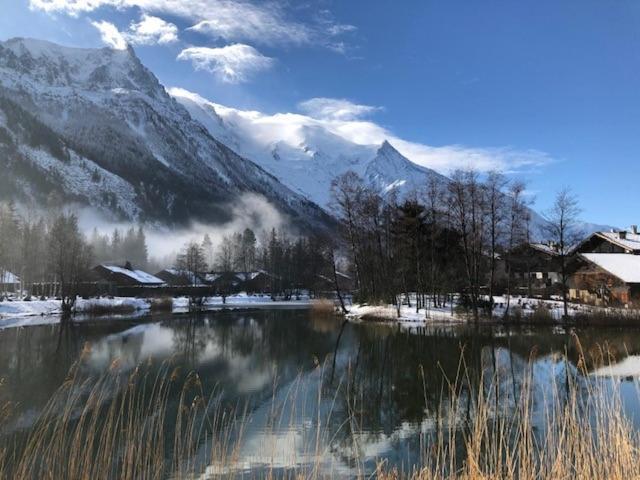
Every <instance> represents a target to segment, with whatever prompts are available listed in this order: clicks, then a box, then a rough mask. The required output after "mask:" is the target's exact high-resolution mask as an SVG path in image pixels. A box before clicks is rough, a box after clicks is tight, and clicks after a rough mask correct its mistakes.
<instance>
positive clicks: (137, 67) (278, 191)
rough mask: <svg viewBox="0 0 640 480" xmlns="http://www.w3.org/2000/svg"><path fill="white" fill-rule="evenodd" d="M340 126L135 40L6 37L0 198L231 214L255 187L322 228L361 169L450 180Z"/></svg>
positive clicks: (299, 220)
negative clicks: (183, 69) (187, 81)
mask: <svg viewBox="0 0 640 480" xmlns="http://www.w3.org/2000/svg"><path fill="white" fill-rule="evenodd" d="M338 133H340V132H338ZM338 133H336V132H335V131H331V130H330V129H328V128H327V127H326V126H325V125H324V124H323V123H322V122H320V121H318V120H316V119H314V118H312V117H309V116H306V115H299V114H290V113H288V114H276V115H266V114H263V113H260V112H255V111H243V110H238V109H233V108H229V107H225V106H222V105H218V104H215V103H212V102H211V101H208V100H206V99H204V98H202V97H200V96H198V95H197V94H194V93H191V92H188V91H186V90H182V89H177V88H174V89H170V90H169V92H167V90H165V88H164V87H163V86H162V85H161V84H160V83H159V81H158V80H157V78H156V77H155V76H154V75H153V74H152V73H151V72H150V71H149V70H148V69H147V68H145V67H144V66H143V65H142V63H141V62H140V60H139V59H138V58H137V57H136V55H135V53H134V51H133V50H132V49H131V48H128V49H126V50H114V49H110V48H102V49H79V48H69V47H62V46H59V45H55V44H53V43H49V42H46V41H41V40H33V39H21V38H16V39H11V40H8V41H5V42H0V169H1V171H2V175H0V199H17V200H21V199H22V200H35V201H37V202H39V203H40V204H44V205H46V204H47V202H51V201H53V200H56V199H59V200H60V201H63V202H69V201H73V202H77V203H81V204H87V205H91V206H93V207H96V208H98V209H101V210H103V211H105V212H110V213H111V214H112V215H114V216H116V217H118V218H120V219H129V220H136V221H153V222H157V223H165V224H171V223H185V222H187V221H189V220H201V221H207V222H223V221H226V220H228V219H229V216H230V212H231V210H232V209H230V208H229V206H230V204H233V203H234V202H236V201H237V200H238V199H239V198H241V197H242V196H243V195H244V194H247V193H251V194H259V195H261V196H263V197H265V198H266V199H267V200H268V201H269V202H270V203H272V204H273V205H274V206H275V207H276V208H277V209H278V210H279V211H280V212H282V213H284V214H286V215H288V216H289V217H290V218H291V219H292V220H293V222H294V223H295V224H298V225H299V226H303V227H312V228H316V227H326V226H328V225H333V224H334V222H335V220H334V219H333V218H332V217H331V215H330V213H331V208H330V185H331V182H332V180H333V179H334V178H335V177H336V176H338V175H340V174H342V173H345V172H346V171H348V170H352V171H355V172H356V173H358V174H359V175H360V176H361V177H362V178H363V179H364V180H365V181H366V182H368V183H369V184H370V185H373V186H375V187H376V188H377V189H378V190H379V191H380V192H381V193H387V192H391V191H393V192H396V193H397V194H398V196H399V197H400V198H402V196H405V195H408V194H410V193H412V192H416V191H417V192H419V191H421V190H423V189H424V188H425V187H426V186H427V185H428V184H429V182H430V180H431V179H435V180H436V181H437V182H440V183H441V184H442V185H443V186H444V185H446V184H447V183H448V182H449V179H448V178H447V177H445V176H443V175H440V174H439V173H437V172H435V171H433V170H430V169H428V168H424V167H422V166H419V165H417V164H415V163H413V162H411V161H410V159H408V158H406V157H405V156H403V155H402V154H401V153H399V152H398V150H396V149H395V148H394V147H393V146H392V145H391V144H390V143H389V142H386V141H385V142H383V143H382V144H377V145H372V144H367V143H366V142H363V143H355V142H353V141H351V140H348V139H346V138H345V137H344V136H342V135H340V134H338ZM541 222H542V219H541V218H540V216H539V215H537V214H535V212H534V223H537V224H541ZM585 226H586V230H589V231H592V230H593V229H594V228H596V227H599V226H592V225H588V226H587V224H585Z"/></svg>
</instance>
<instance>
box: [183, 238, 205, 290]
mask: <svg viewBox="0 0 640 480" xmlns="http://www.w3.org/2000/svg"><path fill="white" fill-rule="evenodd" d="M176 269H177V270H179V271H180V272H181V273H183V274H185V275H187V276H188V279H189V283H190V284H191V285H192V286H196V285H199V284H200V275H202V274H203V273H204V272H205V271H206V270H207V261H206V258H205V254H204V252H203V250H202V246H201V245H199V244H198V243H196V242H189V243H188V244H187V245H185V246H184V248H183V249H182V252H180V254H179V255H178V258H177V259H176Z"/></svg>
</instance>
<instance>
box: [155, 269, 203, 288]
mask: <svg viewBox="0 0 640 480" xmlns="http://www.w3.org/2000/svg"><path fill="white" fill-rule="evenodd" d="M164 272H167V273H168V274H169V275H173V276H174V277H181V278H184V279H186V280H188V281H189V282H190V283H194V284H200V283H202V278H203V275H201V274H197V273H194V272H192V271H190V270H180V269H179V268H165V269H164V270H162V271H160V272H158V273H156V275H161V274H163V273H164Z"/></svg>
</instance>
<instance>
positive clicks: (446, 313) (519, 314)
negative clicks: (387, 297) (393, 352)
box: [347, 296, 640, 326]
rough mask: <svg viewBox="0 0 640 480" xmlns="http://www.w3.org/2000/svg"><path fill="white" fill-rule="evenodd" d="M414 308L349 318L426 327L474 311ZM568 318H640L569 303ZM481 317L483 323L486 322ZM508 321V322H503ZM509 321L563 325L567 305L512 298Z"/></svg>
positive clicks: (370, 310)
mask: <svg viewBox="0 0 640 480" xmlns="http://www.w3.org/2000/svg"><path fill="white" fill-rule="evenodd" d="M410 299H411V303H412V305H413V306H412V307H409V306H408V305H402V307H401V308H400V314H399V315H398V310H397V308H396V306H395V305H366V304H364V305H360V304H354V305H351V306H350V307H349V313H348V314H347V318H348V319H350V320H352V321H377V322H391V323H402V324H409V325H414V326H415V325H427V324H434V323H465V322H468V321H469V320H470V318H471V312H466V313H465V312H461V311H460V308H459V304H458V302H457V301H454V303H453V306H451V304H449V305H448V306H447V307H445V308H428V309H426V310H425V309H424V308H421V309H420V310H418V311H416V308H415V298H414V297H413V296H412V297H410ZM507 300H508V299H507V298H506V297H504V296H495V297H494V308H493V319H492V321H494V322H500V321H503V320H504V319H505V318H507V317H506V315H507ZM568 315H569V317H570V318H573V319H589V318H595V317H598V316H600V317H603V318H604V319H605V321H606V320H607V318H608V319H611V318H614V317H620V318H621V319H623V320H624V319H627V320H630V321H633V320H637V319H640V311H638V310H630V309H623V308H614V307H594V306H591V305H582V304H577V303H569V304H568ZM487 320H488V318H482V319H481V321H487ZM504 321H507V320H504ZM508 321H509V322H513V323H517V322H519V321H522V322H535V323H545V322H547V323H558V324H560V323H562V322H563V321H564V306H563V303H562V301H561V300H559V299H551V300H543V299H538V298H528V297H520V296H512V297H511V299H510V300H509V306H508Z"/></svg>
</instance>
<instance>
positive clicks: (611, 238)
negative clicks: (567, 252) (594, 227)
mask: <svg viewBox="0 0 640 480" xmlns="http://www.w3.org/2000/svg"><path fill="white" fill-rule="evenodd" d="M575 253H624V254H631V255H640V232H638V227H637V226H635V225H634V226H632V227H631V230H621V231H611V232H595V233H593V234H591V235H589V236H588V237H587V238H586V239H585V240H584V241H582V242H581V243H580V244H579V245H578V246H577V247H576V248H575Z"/></svg>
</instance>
